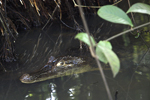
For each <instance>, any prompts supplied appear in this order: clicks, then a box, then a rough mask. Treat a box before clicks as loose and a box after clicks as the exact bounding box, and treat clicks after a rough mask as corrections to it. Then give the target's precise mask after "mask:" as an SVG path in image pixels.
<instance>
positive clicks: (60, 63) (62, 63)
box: [56, 61, 64, 66]
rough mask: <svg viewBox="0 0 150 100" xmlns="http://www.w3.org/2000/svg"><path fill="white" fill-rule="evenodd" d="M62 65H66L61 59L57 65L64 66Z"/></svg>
mask: <svg viewBox="0 0 150 100" xmlns="http://www.w3.org/2000/svg"><path fill="white" fill-rule="evenodd" d="M62 65H64V62H61V61H60V62H58V63H57V65H56V66H62Z"/></svg>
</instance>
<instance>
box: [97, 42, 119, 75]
mask: <svg viewBox="0 0 150 100" xmlns="http://www.w3.org/2000/svg"><path fill="white" fill-rule="evenodd" d="M104 44H105V45H104ZM96 55H97V56H98V58H99V60H100V61H102V62H104V63H107V62H109V64H110V67H111V70H112V72H113V77H115V76H116V75H117V73H118V72H119V69H120V61H119V58H118V57H117V55H116V54H115V53H114V52H113V51H112V46H111V44H110V42H107V41H100V42H99V43H98V44H97V46H96Z"/></svg>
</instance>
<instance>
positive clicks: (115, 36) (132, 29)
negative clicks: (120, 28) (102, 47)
mask: <svg viewBox="0 0 150 100" xmlns="http://www.w3.org/2000/svg"><path fill="white" fill-rule="evenodd" d="M149 24H150V22H148V23H145V24H142V25H140V26H137V27H134V28H131V29H129V30H126V31H124V32H121V33H119V34H117V35H114V36H112V37H110V38H108V39H106V40H105V41H110V40H112V39H114V38H117V37H119V36H121V35H123V34H126V33H128V32H131V31H134V30H136V29H138V28H141V27H144V26H146V25H149Z"/></svg>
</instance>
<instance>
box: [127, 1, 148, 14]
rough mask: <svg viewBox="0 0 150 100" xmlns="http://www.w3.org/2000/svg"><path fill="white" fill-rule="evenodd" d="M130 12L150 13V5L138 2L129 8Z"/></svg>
mask: <svg viewBox="0 0 150 100" xmlns="http://www.w3.org/2000/svg"><path fill="white" fill-rule="evenodd" d="M129 12H137V13H143V14H149V15H150V6H149V5H147V4H144V3H136V4H134V5H132V6H131V7H130V8H129V10H128V11H127V13H129Z"/></svg>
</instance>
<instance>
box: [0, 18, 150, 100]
mask: <svg viewBox="0 0 150 100" xmlns="http://www.w3.org/2000/svg"><path fill="white" fill-rule="evenodd" d="M90 19H92V21H91V22H90ZM93 19H94V20H93ZM97 20H98V18H97V17H95V16H90V17H89V23H90V24H89V27H90V31H91V33H93V36H94V37H95V39H96V40H97V41H99V40H101V39H106V38H108V37H110V36H112V35H114V34H116V33H119V32H121V31H123V30H125V29H127V27H126V26H123V25H117V24H111V23H108V22H105V21H103V20H102V21H100V22H99V23H97ZM94 23H95V24H94ZM60 33H61V35H60ZM75 34H76V31H74V30H69V29H61V27H60V26H59V24H58V23H54V24H53V25H52V26H51V27H50V28H49V30H48V31H47V32H42V31H41V30H40V29H33V30H31V31H29V32H27V33H24V32H22V34H20V36H19V38H18V40H17V41H16V53H17V54H18V56H19V61H18V66H17V68H16V69H17V70H14V71H12V72H6V73H2V74H1V76H0V100H72V99H73V100H100V99H102V100H108V97H107V93H106V90H105V87H104V84H103V81H102V79H101V76H100V73H99V71H93V72H86V73H82V74H75V75H71V76H64V77H60V78H55V79H51V80H47V81H43V82H38V83H33V84H23V83H21V82H20V81H19V78H20V76H21V75H22V74H24V73H30V72H33V71H35V70H37V69H39V68H41V67H42V66H44V65H45V64H46V62H47V60H48V58H49V57H50V56H51V55H53V56H55V57H60V56H66V55H73V56H84V57H85V56H86V57H87V58H89V59H92V58H91V56H90V54H89V51H87V52H81V53H80V52H74V50H76V49H77V47H78V46H79V41H78V40H75V39H74V36H75ZM141 36H142V38H143V39H144V40H145V42H146V43H147V45H148V43H149V38H148V37H149V34H145V33H143V34H142V35H141ZM111 42H112V45H113V50H114V51H115V52H116V53H117V55H118V56H119V58H120V61H121V69H120V72H119V74H118V75H117V76H116V77H115V78H113V77H112V72H111V70H110V69H109V67H108V65H103V67H104V72H105V75H106V78H107V81H108V84H109V87H110V90H111V93H112V96H113V97H114V98H115V93H116V91H118V95H117V98H118V100H126V98H127V100H149V99H150V96H149V92H150V89H149V88H150V85H149V81H150V74H149V73H150V70H149V65H150V63H149V60H150V57H149V52H148V53H147V54H146V55H145V56H144V58H143V59H142V60H141V58H142V57H143V55H144V53H145V52H146V51H147V49H148V48H147V47H146V45H145V43H144V42H143V40H142V39H141V38H137V39H136V38H135V37H134V36H133V35H131V34H126V35H123V36H121V37H119V38H117V39H114V40H112V41H111ZM139 61H141V62H140V63H139ZM88 63H91V64H92V66H96V65H95V61H94V60H91V62H88ZM137 64H139V66H138V69H136V68H137ZM12 67H15V66H12Z"/></svg>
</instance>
